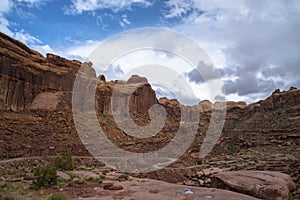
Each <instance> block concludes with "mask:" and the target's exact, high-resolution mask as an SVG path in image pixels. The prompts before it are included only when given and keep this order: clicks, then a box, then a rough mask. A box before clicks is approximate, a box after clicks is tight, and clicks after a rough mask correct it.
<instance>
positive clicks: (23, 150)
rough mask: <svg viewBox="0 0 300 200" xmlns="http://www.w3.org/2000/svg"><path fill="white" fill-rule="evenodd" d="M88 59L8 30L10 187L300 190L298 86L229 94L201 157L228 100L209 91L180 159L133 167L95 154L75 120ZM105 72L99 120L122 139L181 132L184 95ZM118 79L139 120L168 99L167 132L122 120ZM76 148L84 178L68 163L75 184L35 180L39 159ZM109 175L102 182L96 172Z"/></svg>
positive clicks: (210, 192) (151, 194)
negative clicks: (247, 95) (137, 129)
mask: <svg viewBox="0 0 300 200" xmlns="http://www.w3.org/2000/svg"><path fill="white" fill-rule="evenodd" d="M81 65H82V63H81V62H79V61H76V60H67V59H65V58H62V57H60V56H57V55H53V54H47V56H46V57H44V56H43V55H41V54H40V53H39V52H36V51H34V50H32V49H30V48H28V47H27V46H26V45H24V44H23V43H21V42H19V41H17V40H14V39H12V38H10V37H9V36H7V35H5V34H3V33H0V159H1V160H0V174H1V178H0V194H1V195H3V196H5V195H10V196H14V197H15V198H16V199H47V198H48V197H49V195H50V194H52V193H63V194H65V195H66V196H68V197H69V199H272V200H273V199H300V189H299V183H300V154H299V152H300V146H299V144H300V120H299V119H300V91H299V90H298V89H297V88H295V87H291V88H290V90H288V91H280V90H276V91H274V92H273V93H272V94H271V95H270V97H268V98H267V99H265V100H261V101H259V102H255V103H252V104H249V105H247V104H246V103H245V102H233V101H228V102H226V103H227V104H226V111H227V113H226V119H225V125H224V127H223V130H222V134H221V135H220V138H219V139H218V141H217V144H216V145H215V147H214V148H213V150H212V151H211V152H210V153H209V155H208V156H206V157H205V158H203V159H201V160H199V157H198V152H199V148H200V146H201V144H202V142H203V139H204V137H205V133H206V132H207V129H208V127H209V122H210V117H211V113H212V111H213V110H218V109H219V107H220V104H221V102H216V103H211V102H209V101H207V100H204V101H201V102H199V104H198V105H196V108H197V109H196V111H197V112H198V111H199V112H200V122H199V127H198V131H197V134H196V137H195V139H194V141H193V143H192V144H191V146H190V147H189V148H188V149H187V151H186V152H185V153H184V154H183V155H182V156H181V157H180V158H179V159H178V160H177V161H176V162H174V163H172V164H170V165H169V166H167V167H166V168H163V169H160V170H157V171H154V172H149V173H145V174H124V173H122V172H120V171H115V170H112V169H109V168H108V167H106V166H104V165H103V163H101V162H100V161H98V160H96V159H94V158H93V157H92V155H91V154H90V153H89V152H88V151H87V150H86V148H85V146H84V145H83V144H82V142H81V140H80V139H79V137H78V134H77V132H76V129H75V127H74V122H73V119H72V112H71V102H72V100H71V98H72V89H73V85H74V80H75V77H76V74H77V72H78V70H79V68H80V67H81ZM90 65H91V63H88V64H86V66H87V67H88V70H89V73H91V74H95V71H94V70H93V68H92V67H91V66H90ZM95 80H96V81H97V89H96V97H95V99H96V110H97V114H98V120H99V123H100V125H101V126H102V127H103V130H104V131H105V133H106V135H107V137H108V138H109V139H111V140H112V141H113V142H114V143H115V144H116V145H118V146H119V147H120V148H123V149H125V150H127V151H132V152H139V153H141V152H149V151H154V150H157V149H159V148H161V147H163V146H165V145H166V144H168V143H169V142H170V141H171V140H172V138H173V137H174V135H175V134H176V132H177V130H178V127H179V122H180V110H181V109H182V108H183V107H184V106H183V105H181V104H180V103H179V102H178V101H177V100H175V99H167V98H160V99H157V98H156V94H155V91H154V90H153V89H152V87H151V85H150V84H149V83H148V81H147V79H146V78H143V77H139V76H137V75H134V76H132V77H131V78H130V79H129V80H127V81H118V80H116V81H106V79H105V77H104V76H103V75H100V76H99V77H97V78H95ZM117 83H118V85H121V89H120V91H119V93H118V94H117V96H116V98H115V99H114V101H115V102H114V103H115V105H118V107H117V108H116V110H115V111H116V112H117V113H119V114H122V113H125V108H126V107H127V105H129V110H130V115H131V117H132V118H133V120H134V121H135V122H136V123H137V124H139V125H146V124H148V123H149V122H150V121H151V120H153V119H150V116H149V113H148V110H149V108H150V107H151V106H152V105H154V104H160V105H162V106H164V107H165V108H166V111H167V114H168V115H167V119H166V122H165V125H164V127H163V128H162V130H161V131H160V132H159V133H157V134H156V135H154V136H152V137H150V138H147V139H140V138H135V137H132V136H129V135H128V134H126V133H125V132H123V131H122V130H120V129H119V128H118V127H117V126H116V124H115V122H114V121H113V118H112V116H111V114H112V110H111V103H110V102H111V95H112V91H113V89H114V87H115V86H116V84H117ZM132 88H137V89H136V90H135V91H134V93H133V95H129V94H128V92H127V91H130V90H131V89H132ZM124 96H126V99H127V100H126V101H124ZM188 131H189V130H186V132H187V134H188ZM67 151H68V152H70V153H71V154H72V159H73V167H74V171H73V172H72V173H73V174H74V173H75V174H76V173H77V175H78V176H79V177H80V176H81V179H80V180H83V181H78V179H74V177H71V176H69V175H68V174H66V173H63V172H58V174H57V175H58V176H59V177H60V178H63V179H64V180H65V182H64V183H65V184H62V185H59V186H58V187H53V188H49V189H44V190H43V192H38V191H34V190H32V189H30V187H29V186H30V184H31V180H32V179H34V178H35V177H33V176H32V174H33V172H34V170H35V168H36V167H37V166H43V165H46V164H49V163H50V164H52V163H53V161H54V158H55V157H56V156H58V155H60V154H62V153H64V152H67ZM106 151H109V149H106ZM100 175H101V176H102V179H103V181H101V183H100V182H99V183H98V182H95V181H91V180H93V177H95V176H100ZM120 177H127V178H125V179H124V180H123V179H122V178H120ZM94 179H96V178H94ZM155 179H156V180H155ZM0 199H1V197H0Z"/></svg>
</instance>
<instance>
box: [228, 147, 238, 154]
mask: <svg viewBox="0 0 300 200" xmlns="http://www.w3.org/2000/svg"><path fill="white" fill-rule="evenodd" d="M227 151H228V153H229V154H234V153H236V152H237V150H236V148H235V147H234V146H233V145H228V146H227Z"/></svg>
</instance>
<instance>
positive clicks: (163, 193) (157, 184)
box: [78, 179, 257, 200]
mask: <svg viewBox="0 0 300 200" xmlns="http://www.w3.org/2000/svg"><path fill="white" fill-rule="evenodd" d="M115 185H116V186H121V187H123V190H118V191H116V190H103V189H101V188H95V190H94V194H95V195H94V196H90V197H85V198H84V197H79V198H78V199H89V200H99V199H100V200H101V199H105V200H110V199H111V200H113V199H123V200H131V199H137V200H140V199H151V200H162V199H163V200H184V199H186V200H187V199H191V200H192V199H193V200H207V199H214V200H228V199H230V200H256V199H257V198H254V197H251V196H248V195H244V194H238V193H235V192H231V191H227V190H220V189H215V188H201V187H187V186H183V185H176V184H171V183H166V182H162V181H156V180H150V179H147V180H144V181H142V182H141V181H139V180H136V179H134V180H132V181H124V182H119V183H116V184H115Z"/></svg>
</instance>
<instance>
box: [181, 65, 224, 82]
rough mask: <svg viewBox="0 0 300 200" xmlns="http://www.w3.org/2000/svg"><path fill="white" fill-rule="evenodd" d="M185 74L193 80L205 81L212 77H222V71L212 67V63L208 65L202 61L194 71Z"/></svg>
mask: <svg viewBox="0 0 300 200" xmlns="http://www.w3.org/2000/svg"><path fill="white" fill-rule="evenodd" d="M185 76H186V77H188V78H189V80H190V81H192V82H195V83H204V82H206V81H209V80H212V79H217V78H220V77H221V73H220V71H218V70H217V69H216V68H214V67H212V65H208V64H206V63H204V62H202V61H200V62H199V64H198V66H197V69H193V70H192V71H190V72H188V73H186V74H185Z"/></svg>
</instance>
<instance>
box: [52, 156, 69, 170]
mask: <svg viewBox="0 0 300 200" xmlns="http://www.w3.org/2000/svg"><path fill="white" fill-rule="evenodd" d="M55 167H56V168H57V169H60V170H65V171H70V170H72V157H71V153H69V152H66V153H64V154H62V155H61V156H58V157H56V158H55Z"/></svg>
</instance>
